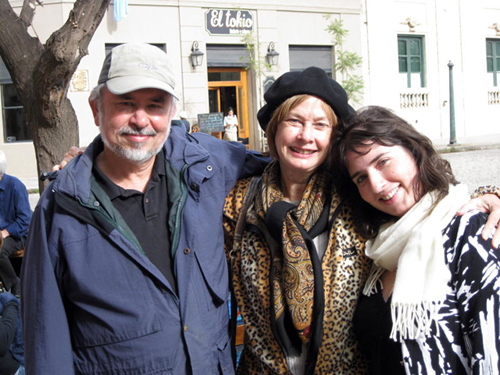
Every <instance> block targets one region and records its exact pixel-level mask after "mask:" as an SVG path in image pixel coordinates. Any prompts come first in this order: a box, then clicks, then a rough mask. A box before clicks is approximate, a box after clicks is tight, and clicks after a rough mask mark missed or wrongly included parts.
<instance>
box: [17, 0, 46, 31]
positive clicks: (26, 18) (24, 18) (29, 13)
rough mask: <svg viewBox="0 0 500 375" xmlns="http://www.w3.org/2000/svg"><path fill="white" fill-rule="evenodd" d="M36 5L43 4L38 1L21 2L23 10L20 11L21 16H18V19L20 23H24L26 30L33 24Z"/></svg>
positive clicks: (25, 0)
mask: <svg viewBox="0 0 500 375" xmlns="http://www.w3.org/2000/svg"><path fill="white" fill-rule="evenodd" d="M35 3H38V4H39V5H41V6H43V3H42V2H41V1H39V0H24V1H23V8H22V10H21V14H20V15H19V18H20V20H21V22H23V23H24V25H25V26H26V28H28V27H29V26H31V23H32V22H33V17H34V16H35V8H36V4H35Z"/></svg>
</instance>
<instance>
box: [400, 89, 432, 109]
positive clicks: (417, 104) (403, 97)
mask: <svg viewBox="0 0 500 375" xmlns="http://www.w3.org/2000/svg"><path fill="white" fill-rule="evenodd" d="M399 106H400V107H401V108H422V107H428V106H429V94H428V93H426V92H402V93H400V94H399Z"/></svg>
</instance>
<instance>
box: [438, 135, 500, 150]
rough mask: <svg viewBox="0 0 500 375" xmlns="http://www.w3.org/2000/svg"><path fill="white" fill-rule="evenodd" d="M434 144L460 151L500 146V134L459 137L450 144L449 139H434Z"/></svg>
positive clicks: (440, 147) (441, 148)
mask: <svg viewBox="0 0 500 375" xmlns="http://www.w3.org/2000/svg"><path fill="white" fill-rule="evenodd" d="M432 143H433V144H434V146H435V147H436V148H437V149H438V150H440V151H442V152H445V151H448V152H458V151H471V150H479V149H488V148H500V134H489V135H481V136H474V137H464V138H457V143H456V144H453V145H450V140H449V139H437V140H436V139H433V140H432Z"/></svg>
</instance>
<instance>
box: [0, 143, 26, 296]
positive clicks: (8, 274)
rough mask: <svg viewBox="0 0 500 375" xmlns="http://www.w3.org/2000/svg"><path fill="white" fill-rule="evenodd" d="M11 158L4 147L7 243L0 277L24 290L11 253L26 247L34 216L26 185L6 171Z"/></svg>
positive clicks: (2, 203)
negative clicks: (12, 262) (11, 259)
mask: <svg viewBox="0 0 500 375" xmlns="http://www.w3.org/2000/svg"><path fill="white" fill-rule="evenodd" d="M6 170H7V159H6V158H5V154H4V152H3V151H0V230H1V233H2V236H1V237H2V239H3V246H2V248H1V251H0V278H1V279H2V282H3V285H4V287H5V290H8V291H11V292H12V294H14V295H17V296H18V295H19V294H20V282H19V277H17V274H16V272H15V270H14V268H13V267H12V264H11V262H10V260H9V257H10V256H11V255H12V254H14V253H15V252H16V251H18V250H21V249H23V248H24V243H25V240H26V236H27V235H28V228H29V225H30V220H31V208H30V203H29V197H28V190H27V189H26V186H24V184H23V183H22V182H21V181H20V180H19V179H17V178H16V177H13V176H10V175H8V174H6V173H5V171H6Z"/></svg>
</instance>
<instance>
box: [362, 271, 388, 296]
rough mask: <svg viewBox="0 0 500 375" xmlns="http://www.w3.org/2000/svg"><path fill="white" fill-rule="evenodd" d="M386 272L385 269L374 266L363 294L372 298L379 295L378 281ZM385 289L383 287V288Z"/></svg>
mask: <svg viewBox="0 0 500 375" xmlns="http://www.w3.org/2000/svg"><path fill="white" fill-rule="evenodd" d="M384 272H385V268H382V267H378V266H376V265H375V264H373V265H372V268H371V270H370V274H369V275H368V279H367V280H366V283H365V287H364V289H363V294H364V295H365V296H371V295H372V294H375V293H377V281H379V280H380V278H381V277H382V274H383V273H384ZM381 287H382V289H383V288H384V287H383V285H382V286H381Z"/></svg>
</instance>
